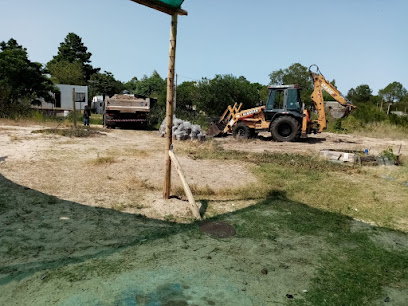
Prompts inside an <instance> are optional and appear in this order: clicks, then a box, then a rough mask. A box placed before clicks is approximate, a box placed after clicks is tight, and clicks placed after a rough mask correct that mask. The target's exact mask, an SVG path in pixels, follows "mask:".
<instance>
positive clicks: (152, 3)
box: [131, 0, 188, 16]
mask: <svg viewBox="0 0 408 306" xmlns="http://www.w3.org/2000/svg"><path fill="white" fill-rule="evenodd" d="M131 1H133V2H136V3H139V4H142V5H145V6H148V7H150V8H152V9H155V10H158V11H160V12H163V13H166V14H169V15H174V14H177V15H183V16H187V15H188V12H187V11H185V10H183V9H181V8H178V9H177V8H173V7H171V6H170V5H166V4H165V3H162V2H159V1H156V0H131Z"/></svg>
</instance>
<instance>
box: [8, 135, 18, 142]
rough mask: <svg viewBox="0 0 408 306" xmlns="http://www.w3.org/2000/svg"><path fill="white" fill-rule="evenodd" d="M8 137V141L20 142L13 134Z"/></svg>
mask: <svg viewBox="0 0 408 306" xmlns="http://www.w3.org/2000/svg"><path fill="white" fill-rule="evenodd" d="M8 136H9V138H10V141H19V140H20V137H18V136H17V135H15V134H9V135H8Z"/></svg>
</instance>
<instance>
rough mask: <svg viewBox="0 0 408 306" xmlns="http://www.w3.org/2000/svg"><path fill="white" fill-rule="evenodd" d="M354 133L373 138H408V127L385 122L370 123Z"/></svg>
mask: <svg viewBox="0 0 408 306" xmlns="http://www.w3.org/2000/svg"><path fill="white" fill-rule="evenodd" d="M353 134H356V135H359V136H366V137H373V138H388V139H393V140H398V139H408V129H407V128H404V127H401V126H397V125H393V124H389V123H385V122H377V123H368V124H367V125H366V126H365V127H364V129H358V130H356V131H354V132H353Z"/></svg>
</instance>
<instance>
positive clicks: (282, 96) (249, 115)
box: [207, 65, 355, 141]
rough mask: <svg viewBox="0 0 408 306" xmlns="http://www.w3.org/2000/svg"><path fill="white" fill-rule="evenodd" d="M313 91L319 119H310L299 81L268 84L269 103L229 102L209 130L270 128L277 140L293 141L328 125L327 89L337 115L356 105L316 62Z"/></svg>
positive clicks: (245, 132)
mask: <svg viewBox="0 0 408 306" xmlns="http://www.w3.org/2000/svg"><path fill="white" fill-rule="evenodd" d="M313 66H316V65H312V66H310V67H309V72H310V76H311V77H312V79H313V83H314V91H313V94H312V95H311V98H312V100H313V102H314V107H315V109H316V112H317V115H318V119H317V120H311V119H310V110H308V109H305V108H304V105H303V104H302V101H301V99H300V88H299V86H298V85H274V86H269V87H268V89H269V93H268V99H267V101H266V105H264V106H260V107H255V108H251V109H247V110H243V111H241V107H242V103H241V104H240V105H239V106H238V105H237V103H235V105H234V106H233V107H231V106H228V108H227V109H226V110H225V112H224V114H223V115H222V116H221V117H220V118H219V119H218V120H216V121H213V122H211V123H210V128H209V130H208V132H207V134H208V135H209V136H219V135H225V134H228V133H232V134H233V135H234V137H236V138H250V137H253V136H255V135H256V134H257V133H259V132H262V131H269V132H270V133H271V135H272V137H273V139H275V140H277V141H293V140H295V139H297V138H299V137H302V138H306V137H307V134H310V133H320V132H322V131H323V130H324V129H326V113H325V104H324V101H323V92H322V89H324V90H325V91H326V92H327V93H328V94H330V95H331V96H332V97H333V98H334V99H335V100H336V101H337V103H335V105H333V104H330V106H329V108H328V109H329V111H330V112H331V113H332V114H333V115H334V117H335V118H343V117H345V116H347V115H348V114H349V113H350V112H351V111H352V110H353V109H354V108H355V106H354V105H353V104H352V103H351V102H350V101H348V100H347V99H346V98H345V97H344V96H343V95H342V94H341V93H340V92H339V91H338V90H337V88H336V87H334V86H333V85H332V84H330V83H329V82H327V81H326V79H325V78H324V77H323V75H322V74H321V73H320V70H319V68H318V67H317V66H316V68H317V71H316V72H312V71H311V67H313Z"/></svg>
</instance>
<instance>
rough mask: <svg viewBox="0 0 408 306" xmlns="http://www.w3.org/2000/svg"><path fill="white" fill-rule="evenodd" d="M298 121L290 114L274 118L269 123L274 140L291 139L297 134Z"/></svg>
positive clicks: (283, 140)
mask: <svg viewBox="0 0 408 306" xmlns="http://www.w3.org/2000/svg"><path fill="white" fill-rule="evenodd" d="M299 128H300V125H299V121H298V120H296V119H295V118H293V117H290V116H281V117H278V118H276V119H275V120H274V121H273V122H272V124H271V135H272V137H273V139H275V140H276V141H282V142H285V141H293V140H295V139H296V137H297V136H298V135H299Z"/></svg>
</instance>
